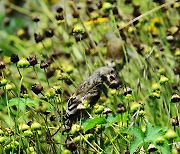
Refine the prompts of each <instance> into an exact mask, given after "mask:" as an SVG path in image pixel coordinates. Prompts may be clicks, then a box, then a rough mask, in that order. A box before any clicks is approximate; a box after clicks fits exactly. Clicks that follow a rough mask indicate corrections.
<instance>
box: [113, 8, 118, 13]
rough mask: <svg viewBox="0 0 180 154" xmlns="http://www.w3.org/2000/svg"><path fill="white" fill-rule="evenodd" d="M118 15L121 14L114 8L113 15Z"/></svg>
mask: <svg viewBox="0 0 180 154" xmlns="http://www.w3.org/2000/svg"><path fill="white" fill-rule="evenodd" d="M118 13H119V12H118V8H117V7H114V8H113V14H115V15H118Z"/></svg>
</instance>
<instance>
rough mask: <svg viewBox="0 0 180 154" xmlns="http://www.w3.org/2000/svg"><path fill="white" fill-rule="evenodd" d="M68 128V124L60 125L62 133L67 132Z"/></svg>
mask: <svg viewBox="0 0 180 154" xmlns="http://www.w3.org/2000/svg"><path fill="white" fill-rule="evenodd" d="M70 129H71V128H70V127H69V126H68V125H63V127H62V133H64V132H69V131H70Z"/></svg>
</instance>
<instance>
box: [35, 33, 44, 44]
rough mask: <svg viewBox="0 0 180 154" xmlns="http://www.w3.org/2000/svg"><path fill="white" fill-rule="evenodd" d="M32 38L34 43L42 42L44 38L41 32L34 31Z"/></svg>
mask: <svg viewBox="0 0 180 154" xmlns="http://www.w3.org/2000/svg"><path fill="white" fill-rule="evenodd" d="M34 39H35V42H36V43H39V42H42V41H43V39H44V36H43V35H42V34H37V33H34Z"/></svg>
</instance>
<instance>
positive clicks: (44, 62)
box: [40, 60, 48, 69]
mask: <svg viewBox="0 0 180 154" xmlns="http://www.w3.org/2000/svg"><path fill="white" fill-rule="evenodd" d="M47 67H48V63H47V62H46V61H44V60H42V61H41V63H40V68H41V69H43V68H47Z"/></svg>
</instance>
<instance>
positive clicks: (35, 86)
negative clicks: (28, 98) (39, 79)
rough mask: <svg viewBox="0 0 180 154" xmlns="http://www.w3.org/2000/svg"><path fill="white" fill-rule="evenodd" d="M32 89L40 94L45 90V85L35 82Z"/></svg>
mask: <svg viewBox="0 0 180 154" xmlns="http://www.w3.org/2000/svg"><path fill="white" fill-rule="evenodd" d="M31 90H32V91H33V92H34V93H35V94H36V95H38V94H39V93H41V91H42V90H43V86H42V85H40V84H38V83H35V84H33V85H32V87H31Z"/></svg>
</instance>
